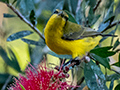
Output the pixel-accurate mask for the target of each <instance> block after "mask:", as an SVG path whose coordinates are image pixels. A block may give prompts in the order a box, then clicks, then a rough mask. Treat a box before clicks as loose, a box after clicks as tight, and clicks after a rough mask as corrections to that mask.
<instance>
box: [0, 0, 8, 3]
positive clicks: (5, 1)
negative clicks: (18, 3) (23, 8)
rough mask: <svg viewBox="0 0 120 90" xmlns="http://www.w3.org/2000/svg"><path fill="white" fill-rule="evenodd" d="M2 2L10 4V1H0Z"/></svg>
mask: <svg viewBox="0 0 120 90" xmlns="http://www.w3.org/2000/svg"><path fill="white" fill-rule="evenodd" d="M0 2H4V3H7V4H9V0H0Z"/></svg>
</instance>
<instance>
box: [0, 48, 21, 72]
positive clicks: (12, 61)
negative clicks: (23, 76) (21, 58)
mask: <svg viewBox="0 0 120 90" xmlns="http://www.w3.org/2000/svg"><path fill="white" fill-rule="evenodd" d="M8 51H9V54H10V58H9V57H8V55H7V53H6V52H5V50H4V49H3V48H2V47H0V56H1V57H2V58H3V60H4V61H5V63H6V64H7V65H9V66H11V67H12V68H14V69H15V70H17V71H18V72H21V69H20V66H19V64H18V62H17V58H16V56H15V54H14V53H13V51H12V50H11V49H10V48H8Z"/></svg>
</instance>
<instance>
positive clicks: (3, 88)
mask: <svg viewBox="0 0 120 90" xmlns="http://www.w3.org/2000/svg"><path fill="white" fill-rule="evenodd" d="M11 78H12V75H9V77H8V79H7V80H6V82H5V84H4V85H3V87H2V89H1V90H5V88H6V86H7V85H8V83H9V81H10V80H11Z"/></svg>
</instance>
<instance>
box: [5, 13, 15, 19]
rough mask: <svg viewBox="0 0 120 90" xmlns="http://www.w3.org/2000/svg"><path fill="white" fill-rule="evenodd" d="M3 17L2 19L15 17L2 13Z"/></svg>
mask: <svg viewBox="0 0 120 90" xmlns="http://www.w3.org/2000/svg"><path fill="white" fill-rule="evenodd" d="M3 17H4V18H13V17H16V16H15V15H11V14H8V13H4V14H3Z"/></svg>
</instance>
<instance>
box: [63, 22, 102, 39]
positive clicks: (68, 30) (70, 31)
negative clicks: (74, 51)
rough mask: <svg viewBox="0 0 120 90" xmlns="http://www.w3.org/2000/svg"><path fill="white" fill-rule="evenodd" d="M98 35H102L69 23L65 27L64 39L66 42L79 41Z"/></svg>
mask: <svg viewBox="0 0 120 90" xmlns="http://www.w3.org/2000/svg"><path fill="white" fill-rule="evenodd" d="M98 35H101V33H100V32H97V31H95V30H93V29H91V28H88V27H83V26H80V25H78V24H75V23H72V22H70V21H67V23H66V25H65V27H64V34H63V37H62V38H63V39H66V40H77V39H83V38H86V37H95V36H98Z"/></svg>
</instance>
